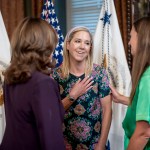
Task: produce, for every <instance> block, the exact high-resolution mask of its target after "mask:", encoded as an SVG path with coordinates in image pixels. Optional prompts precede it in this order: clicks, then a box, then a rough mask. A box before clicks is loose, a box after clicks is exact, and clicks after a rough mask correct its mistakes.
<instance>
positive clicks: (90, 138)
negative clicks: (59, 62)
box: [53, 64, 110, 150]
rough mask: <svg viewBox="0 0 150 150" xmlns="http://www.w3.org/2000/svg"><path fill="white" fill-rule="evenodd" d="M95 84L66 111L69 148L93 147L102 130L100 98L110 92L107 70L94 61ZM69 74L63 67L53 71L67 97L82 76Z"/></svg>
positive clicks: (63, 94) (65, 123)
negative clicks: (62, 69) (63, 72)
mask: <svg viewBox="0 0 150 150" xmlns="http://www.w3.org/2000/svg"><path fill="white" fill-rule="evenodd" d="M90 76H91V77H93V81H94V82H93V88H92V89H90V90H89V91H87V92H86V93H85V94H84V95H82V96H80V97H79V98H78V99H77V100H76V101H75V102H74V103H73V104H72V105H71V107H70V108H69V109H68V110H67V111H66V113H65V118H64V126H63V132H64V137H65V142H66V149H67V150H93V149H94V146H95V144H96V143H97V142H98V140H99V137H100V134H101V123H102V108H101V98H103V97H105V96H107V95H108V94H109V93H110V88H109V81H108V77H107V73H106V70H105V69H104V68H102V67H100V66H99V65H96V64H94V65H93V70H92V73H91V74H90ZM84 77H85V75H84V74H83V75H82V76H80V77H76V76H74V75H73V74H69V77H68V78H65V79H64V78H63V77H62V71H61V67H59V68H56V69H55V70H54V71H53V78H54V79H55V80H56V81H57V82H58V84H59V86H60V93H61V99H63V98H65V97H66V96H67V95H68V94H69V92H70V90H71V89H72V87H73V85H74V84H75V83H76V82H77V80H78V79H79V78H81V79H84Z"/></svg>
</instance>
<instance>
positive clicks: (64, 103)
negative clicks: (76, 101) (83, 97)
mask: <svg viewBox="0 0 150 150" xmlns="http://www.w3.org/2000/svg"><path fill="white" fill-rule="evenodd" d="M62 104H63V106H64V109H65V111H66V110H67V109H68V108H69V107H70V106H71V105H72V104H73V102H71V101H70V100H69V98H68V96H67V97H65V98H64V99H63V100H62Z"/></svg>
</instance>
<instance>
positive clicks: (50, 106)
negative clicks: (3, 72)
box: [0, 72, 65, 150]
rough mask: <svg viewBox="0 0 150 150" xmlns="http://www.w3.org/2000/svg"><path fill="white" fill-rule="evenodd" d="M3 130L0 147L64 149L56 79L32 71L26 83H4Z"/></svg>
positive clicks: (62, 111) (31, 149)
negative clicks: (4, 118) (4, 121)
mask: <svg viewBox="0 0 150 150" xmlns="http://www.w3.org/2000/svg"><path fill="white" fill-rule="evenodd" d="M4 104H5V112H6V130H5V133H4V137H3V140H2V143H1V146H0V150H64V149H65V146H64V140H63V133H62V122H63V118H64V109H63V106H62V104H61V101H60V95H59V89H58V85H57V84H56V82H55V81H54V80H53V79H52V78H50V77H49V76H47V75H45V74H42V73H40V72H34V73H33V74H32V77H31V78H30V79H29V80H28V81H27V82H25V83H21V84H13V85H6V84H5V85H4Z"/></svg>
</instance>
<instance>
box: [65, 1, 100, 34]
mask: <svg viewBox="0 0 150 150" xmlns="http://www.w3.org/2000/svg"><path fill="white" fill-rule="evenodd" d="M102 3H103V0H66V6H67V30H70V29H71V28H72V27H75V26H86V27H87V28H89V29H90V31H91V32H92V33H93V34H94V32H95V29H96V25H97V22H98V18H99V14H100V9H101V6H102Z"/></svg>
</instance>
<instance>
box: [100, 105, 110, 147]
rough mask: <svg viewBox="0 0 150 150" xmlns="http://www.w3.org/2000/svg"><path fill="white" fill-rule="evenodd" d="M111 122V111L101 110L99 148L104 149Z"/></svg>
mask: <svg viewBox="0 0 150 150" xmlns="http://www.w3.org/2000/svg"><path fill="white" fill-rule="evenodd" d="M111 120H112V109H111V108H110V109H107V110H105V109H104V110H103V119H102V129H101V136H100V139H99V142H98V147H99V148H104V147H105V145H106V142H107V138H108V133H109V129H110V125H111Z"/></svg>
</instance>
